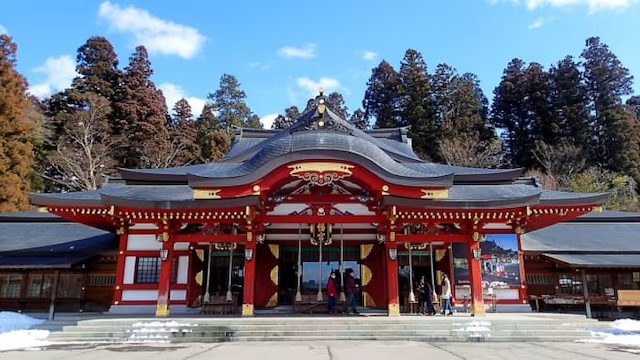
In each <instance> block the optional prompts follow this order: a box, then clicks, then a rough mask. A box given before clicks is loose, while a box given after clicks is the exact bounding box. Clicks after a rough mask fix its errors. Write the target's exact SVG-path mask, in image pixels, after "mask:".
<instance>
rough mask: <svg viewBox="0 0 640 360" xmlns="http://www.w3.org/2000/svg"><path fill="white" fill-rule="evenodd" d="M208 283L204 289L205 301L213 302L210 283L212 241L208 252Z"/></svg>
mask: <svg viewBox="0 0 640 360" xmlns="http://www.w3.org/2000/svg"><path fill="white" fill-rule="evenodd" d="M207 257H208V259H207V285H206V286H205V290H204V303H205V304H208V303H210V302H211V294H209V283H211V243H209V252H208V253H207Z"/></svg>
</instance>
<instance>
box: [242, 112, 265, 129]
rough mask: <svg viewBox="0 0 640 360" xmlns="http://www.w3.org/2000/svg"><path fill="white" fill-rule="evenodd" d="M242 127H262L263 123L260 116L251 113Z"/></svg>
mask: <svg viewBox="0 0 640 360" xmlns="http://www.w3.org/2000/svg"><path fill="white" fill-rule="evenodd" d="M244 127H247V128H250V129H262V128H263V127H264V125H262V122H261V121H260V116H258V115H256V114H252V115H251V116H250V117H249V121H248V122H247V123H246V124H245V126H244Z"/></svg>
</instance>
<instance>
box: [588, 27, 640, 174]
mask: <svg viewBox="0 0 640 360" xmlns="http://www.w3.org/2000/svg"><path fill="white" fill-rule="evenodd" d="M581 56H582V58H583V60H584V79H585V85H586V88H587V96H588V99H589V107H590V110H591V114H592V118H591V129H592V134H591V137H590V138H591V139H592V144H591V146H590V148H591V149H590V150H591V154H590V155H591V161H592V163H594V164H596V165H599V166H602V167H604V168H605V169H608V170H611V171H614V172H620V173H623V174H627V175H632V176H634V178H636V179H638V178H640V175H639V174H638V165H640V155H639V149H638V142H637V139H636V138H637V137H638V135H637V133H636V132H637V127H636V126H635V124H634V123H633V122H632V121H631V120H632V118H631V117H630V114H629V113H628V112H627V109H626V107H625V106H624V104H623V103H622V96H625V95H630V94H631V93H632V84H633V77H632V76H631V75H630V74H629V70H627V69H626V68H624V67H623V66H622V64H621V63H620V60H618V58H617V56H616V55H615V54H613V53H612V52H611V51H610V50H609V47H608V46H607V45H605V44H603V43H601V42H600V39H599V38H597V37H592V38H589V39H587V41H586V48H585V49H584V51H583V52H582V55H581Z"/></svg>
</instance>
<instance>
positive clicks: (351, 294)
mask: <svg viewBox="0 0 640 360" xmlns="http://www.w3.org/2000/svg"><path fill="white" fill-rule="evenodd" d="M344 290H345V293H346V294H347V307H346V308H345V309H344V311H345V313H348V314H357V313H358V310H357V309H356V292H357V291H358V284H356V273H355V272H354V271H353V269H349V270H348V271H347V280H346V281H345V289H344ZM349 310H353V312H350V311H349Z"/></svg>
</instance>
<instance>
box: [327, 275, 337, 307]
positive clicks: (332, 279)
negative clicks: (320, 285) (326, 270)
mask: <svg viewBox="0 0 640 360" xmlns="http://www.w3.org/2000/svg"><path fill="white" fill-rule="evenodd" d="M327 296H329V300H328V304H329V314H335V313H336V311H335V306H336V273H335V272H331V275H329V280H327Z"/></svg>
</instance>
